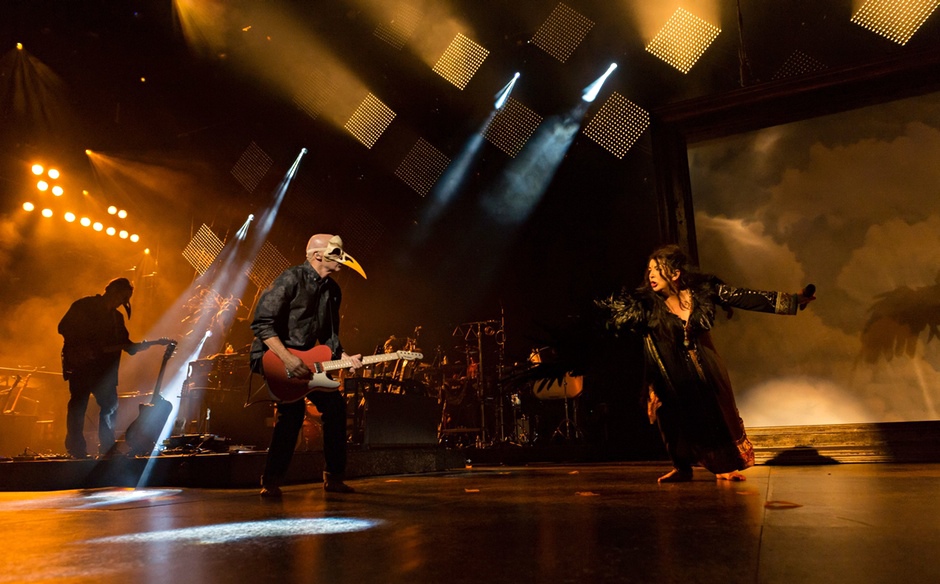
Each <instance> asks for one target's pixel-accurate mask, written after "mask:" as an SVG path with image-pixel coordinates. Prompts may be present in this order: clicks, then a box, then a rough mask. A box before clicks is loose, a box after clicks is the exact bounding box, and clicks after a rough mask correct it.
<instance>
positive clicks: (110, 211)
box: [108, 205, 117, 215]
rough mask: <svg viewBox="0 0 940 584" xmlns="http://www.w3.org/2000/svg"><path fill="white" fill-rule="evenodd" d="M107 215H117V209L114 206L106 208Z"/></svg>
mask: <svg viewBox="0 0 940 584" xmlns="http://www.w3.org/2000/svg"><path fill="white" fill-rule="evenodd" d="M108 215H117V207H115V206H114V205H111V206H110V207H108Z"/></svg>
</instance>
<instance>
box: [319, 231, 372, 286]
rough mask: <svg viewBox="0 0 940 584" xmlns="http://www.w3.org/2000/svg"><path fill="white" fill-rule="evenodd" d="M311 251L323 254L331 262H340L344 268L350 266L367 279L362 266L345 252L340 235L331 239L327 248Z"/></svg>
mask: <svg viewBox="0 0 940 584" xmlns="http://www.w3.org/2000/svg"><path fill="white" fill-rule="evenodd" d="M309 251H319V252H322V253H323V259H325V260H327V261H331V262H339V263H341V264H343V265H344V266H349V267H350V268H352V269H353V270H355V271H356V272H358V273H359V275H360V276H362V277H363V278H365V277H366V271H365V270H364V269H362V266H361V265H359V262H357V261H356V260H355V259H354V258H353V257H352V256H351V255H349V254H348V253H346V252H345V251H343V239H342V238H341V237H340V236H339V235H334V236H333V237H331V238H330V241H329V242H328V243H327V244H326V247H324V248H323V249H319V250H308V252H309Z"/></svg>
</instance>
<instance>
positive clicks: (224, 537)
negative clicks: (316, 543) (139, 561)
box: [89, 517, 379, 544]
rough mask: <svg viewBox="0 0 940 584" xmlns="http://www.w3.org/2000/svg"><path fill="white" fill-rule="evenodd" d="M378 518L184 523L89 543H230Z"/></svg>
mask: <svg viewBox="0 0 940 584" xmlns="http://www.w3.org/2000/svg"><path fill="white" fill-rule="evenodd" d="M378 524H379V521H373V520H370V519H350V518H344V517H320V518H310V519H275V520H270V521H247V522H243V523H225V524H221V525H205V526H201V527H183V528H180V529H167V530H164V531H153V532H150V533H131V534H127V535H117V536H114V537H103V538H100V539H94V540H91V541H90V542H89V543H107V544H115V543H165V542H187V543H201V544H217V543H231V542H235V541H239V540H244V539H256V538H260V537H296V536H302V535H331V534H336V533H351V532H355V531H364V530H366V529H371V528H372V527H375V526H376V525H378Z"/></svg>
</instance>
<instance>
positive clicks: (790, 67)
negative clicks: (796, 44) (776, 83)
mask: <svg viewBox="0 0 940 584" xmlns="http://www.w3.org/2000/svg"><path fill="white" fill-rule="evenodd" d="M826 69H828V67H826V65H825V64H823V63H820V62H819V61H817V60H816V59H814V58H812V57H810V56H809V55H807V54H806V53H804V52H802V51H793V54H792V55H790V56H789V57H787V60H786V61H785V62H784V63H783V65H781V66H780V69H778V70H777V72H776V73H774V75H773V77H771V79H786V78H788V77H798V76H800V75H808V74H810V73H818V72H820V71H825V70H826Z"/></svg>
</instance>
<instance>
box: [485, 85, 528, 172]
mask: <svg viewBox="0 0 940 584" xmlns="http://www.w3.org/2000/svg"><path fill="white" fill-rule="evenodd" d="M541 123H542V116H540V115H538V114H537V113H535V112H534V111H532V110H530V109H529V108H527V107H526V106H524V105H523V104H522V103H520V102H518V101H516V100H515V99H513V98H509V99H508V100H507V101H506V105H505V106H504V107H503V109H501V110H499V111H498V112H497V113H496V115H495V116H493V119H492V120H490V123H489V124H487V126H486V129H485V130H484V131H483V135H484V136H485V137H486V139H487V140H489V142H490V143H491V144H493V145H494V146H496V147H497V148H499V149H500V150H502V151H503V152H505V153H506V154H508V155H509V156H512V157H513V158H515V156H516V155H517V154H519V152H520V151H521V150H522V148H523V146H525V144H526V142H527V141H528V140H529V138H531V137H532V134H533V133H534V132H535V130H536V129H537V128H538V127H539V124H541Z"/></svg>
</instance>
